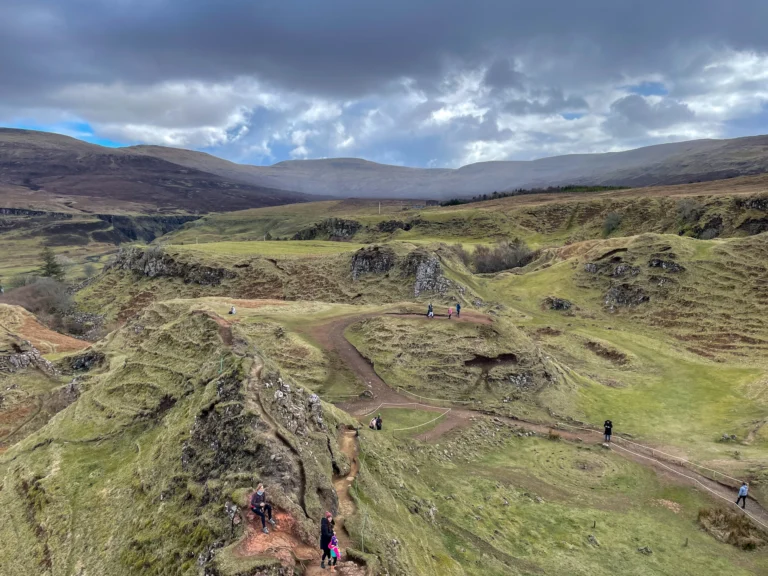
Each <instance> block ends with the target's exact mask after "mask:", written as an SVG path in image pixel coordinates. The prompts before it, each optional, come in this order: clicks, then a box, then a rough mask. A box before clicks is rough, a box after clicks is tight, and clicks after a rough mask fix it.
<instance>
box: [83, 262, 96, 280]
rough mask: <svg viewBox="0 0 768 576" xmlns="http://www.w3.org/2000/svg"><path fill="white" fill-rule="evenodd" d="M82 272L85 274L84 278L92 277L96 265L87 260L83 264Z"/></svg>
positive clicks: (94, 273)
mask: <svg viewBox="0 0 768 576" xmlns="http://www.w3.org/2000/svg"><path fill="white" fill-rule="evenodd" d="M83 273H84V274H85V277H86V278H93V277H94V276H95V275H96V266H94V265H93V264H91V263H90V262H88V263H87V264H86V265H85V266H83Z"/></svg>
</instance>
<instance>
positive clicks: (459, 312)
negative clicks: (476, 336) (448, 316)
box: [456, 302, 461, 318]
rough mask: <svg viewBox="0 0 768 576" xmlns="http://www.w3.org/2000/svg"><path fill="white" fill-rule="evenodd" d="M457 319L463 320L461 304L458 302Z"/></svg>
mask: <svg viewBox="0 0 768 576" xmlns="http://www.w3.org/2000/svg"><path fill="white" fill-rule="evenodd" d="M456 318H461V303H460V302H456Z"/></svg>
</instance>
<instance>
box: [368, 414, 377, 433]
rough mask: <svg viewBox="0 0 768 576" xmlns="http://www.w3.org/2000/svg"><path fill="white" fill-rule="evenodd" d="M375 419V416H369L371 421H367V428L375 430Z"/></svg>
mask: <svg viewBox="0 0 768 576" xmlns="http://www.w3.org/2000/svg"><path fill="white" fill-rule="evenodd" d="M376 420H377V418H376V416H374V417H373V418H371V421H370V422H369V423H368V428H370V429H371V430H376Z"/></svg>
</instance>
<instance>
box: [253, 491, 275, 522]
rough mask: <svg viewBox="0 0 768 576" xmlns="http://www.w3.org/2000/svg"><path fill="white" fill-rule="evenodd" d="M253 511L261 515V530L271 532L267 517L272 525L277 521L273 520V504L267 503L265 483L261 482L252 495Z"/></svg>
mask: <svg viewBox="0 0 768 576" xmlns="http://www.w3.org/2000/svg"><path fill="white" fill-rule="evenodd" d="M251 512H253V513H254V514H257V515H258V516H260V517H261V531H262V532H264V534H269V530H268V529H267V518H269V523H270V524H272V526H274V525H275V521H274V520H272V505H271V504H267V491H266V490H264V484H262V483H259V486H258V487H257V488H256V492H254V493H253V496H251Z"/></svg>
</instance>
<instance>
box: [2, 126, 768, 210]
mask: <svg viewBox="0 0 768 576" xmlns="http://www.w3.org/2000/svg"><path fill="white" fill-rule="evenodd" d="M764 172H768V136H753V137H747V138H736V139H732V140H693V141H690V142H679V143H674V144H661V145H657V146H648V147H646V148H638V149H636V150H628V151H626V152H614V153H605V154H570V155H567V156H554V157H551V158H543V159H540V160H533V161H510V162H482V163H478V164H470V165H468V166H463V167H461V168H458V169H425V168H405V167H401V166H390V165H385V164H376V163H374V162H368V161H366V160H360V159H355V158H335V159H327V160H294V161H287V162H280V163H278V164H275V165H273V166H251V165H245V164H236V163H234V162H229V161H227V160H223V159H221V158H217V157H216V156H212V155H210V154H206V153H203V152H195V151H191V150H183V149H177V148H167V147H162V146H129V147H125V148H104V147H101V146H96V145H93V144H87V143H85V142H81V141H79V140H76V139H74V138H69V137H67V136H61V135H58V134H48V133H45V132H33V131H26V130H14V129H0V200H2V191H3V188H2V187H3V185H4V184H5V185H8V186H15V187H17V188H16V190H17V191H18V187H22V188H27V189H30V190H33V191H45V192H48V193H51V194H57V195H62V196H66V195H76V196H80V197H82V196H86V197H101V198H103V197H104V196H108V197H110V198H113V199H114V200H115V201H125V202H138V203H140V204H143V205H147V206H156V207H157V208H158V209H161V210H170V209H176V210H186V211H194V210H198V211H230V210H239V209H244V208H254V207H262V206H272V205H275V204H289V203H293V202H303V201H308V200H315V199H317V196H324V197H362V198H429V199H443V200H444V199H449V198H455V197H461V196H473V195H476V194H490V193H492V192H494V191H498V192H506V191H510V190H514V189H517V188H543V187H548V186H562V185H568V184H592V185H611V186H632V187H640V186H652V185H669V184H684V183H688V182H697V181H707V180H719V179H723V178H731V177H735V176H743V175H749V174H759V173H764ZM0 205H2V202H1V201H0Z"/></svg>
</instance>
